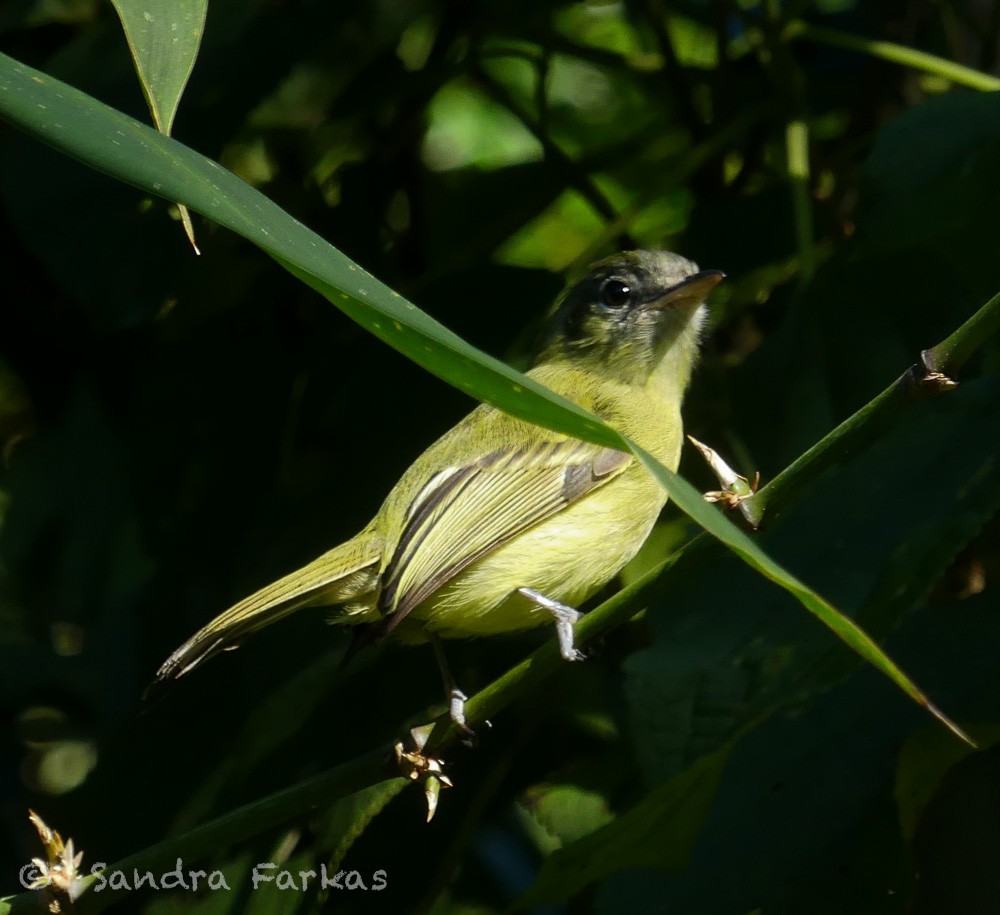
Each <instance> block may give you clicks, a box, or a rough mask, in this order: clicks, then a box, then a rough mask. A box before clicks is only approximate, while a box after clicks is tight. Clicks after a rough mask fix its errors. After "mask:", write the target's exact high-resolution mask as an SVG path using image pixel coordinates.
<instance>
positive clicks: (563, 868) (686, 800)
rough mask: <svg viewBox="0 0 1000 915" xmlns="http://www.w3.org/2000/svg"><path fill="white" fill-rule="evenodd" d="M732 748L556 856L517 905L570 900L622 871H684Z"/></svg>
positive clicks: (705, 758)
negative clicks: (587, 888)
mask: <svg viewBox="0 0 1000 915" xmlns="http://www.w3.org/2000/svg"><path fill="white" fill-rule="evenodd" d="M731 748H732V746H731V744H727V745H726V746H724V747H721V748H720V749H718V750H716V751H715V752H713V753H710V754H709V755H707V756H703V757H702V758H701V759H699V760H698V761H697V762H695V763H694V764H693V765H692V766H691V767H690V768H689V769H687V770H686V771H684V772H682V773H681V774H680V775H678V776H677V777H676V778H674V779H672V780H671V781H669V782H667V783H666V784H664V785H661V786H660V787H659V788H656V789H655V790H653V791H651V792H650V793H649V794H648V795H646V797H644V798H643V799H642V800H641V801H640V802H639V803H638V804H636V805H635V806H634V807H633V808H632V809H631V810H629V811H628V812H627V813H624V814H622V816H620V817H618V818H617V819H616V820H614V821H613V822H612V823H609V824H608V825H607V826H605V827H603V828H601V829H599V830H597V831H596V832H593V833H591V834H590V835H588V836H586V837H585V838H583V839H580V840H579V841H577V842H574V843H573V844H572V845H568V846H566V847H565V848H563V849H559V850H557V851H555V852H553V853H552V854H551V855H550V856H549V857H548V858H546V859H545V862H544V863H543V864H542V870H541V873H540V874H539V875H538V879H537V880H536V881H535V883H534V884H533V885H532V887H531V888H530V889H529V890H528V892H527V893H525V894H524V896H522V897H521V898H520V899H519V900H518V903H517V907H518V909H519V910H523V909H527V908H531V907H532V906H536V905H540V904H543V903H547V902H555V901H558V900H561V899H566V898H567V897H569V896H572V895H573V894H574V893H577V892H579V891H580V890H581V889H583V888H584V887H585V886H587V885H588V884H590V883H593V882H594V881H596V880H600V879H602V878H603V877H606V876H607V875H609V874H613V873H616V872H617V871H621V870H627V869H632V868H640V867H649V868H656V869H657V870H660V871H668V872H669V871H678V870H682V869H683V868H684V867H685V866H686V864H687V862H688V859H689V857H690V854H691V848H692V846H693V845H694V842H695V839H696V838H697V835H698V831H699V829H700V828H701V825H702V822H703V821H704V818H705V813H706V811H707V810H708V808H709V807H710V805H711V803H712V799H713V798H714V797H715V791H716V787H717V786H718V783H719V779H720V778H721V776H722V770H723V767H724V766H725V764H726V759H727V757H728V755H729V751H730V750H731Z"/></svg>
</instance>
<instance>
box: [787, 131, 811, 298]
mask: <svg viewBox="0 0 1000 915" xmlns="http://www.w3.org/2000/svg"><path fill="white" fill-rule="evenodd" d="M785 159H786V163H787V168H788V180H789V181H790V182H791V185H792V212H793V214H794V217H795V247H796V250H797V251H798V256H799V281H800V282H801V283H803V284H805V283H808V282H809V280H811V279H812V278H813V275H814V274H815V273H816V251H815V249H816V239H815V233H814V231H813V216H812V195H811V193H810V171H809V127H808V126H807V125H806V122H805V121H804V120H803V119H801V118H796V119H794V120H792V121H789V122H788V124H787V125H786V126H785Z"/></svg>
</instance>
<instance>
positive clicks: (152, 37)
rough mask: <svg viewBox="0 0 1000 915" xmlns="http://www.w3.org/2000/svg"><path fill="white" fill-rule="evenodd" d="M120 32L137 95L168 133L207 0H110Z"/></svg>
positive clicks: (191, 63) (198, 41) (198, 40)
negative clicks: (137, 86) (135, 79)
mask: <svg viewBox="0 0 1000 915" xmlns="http://www.w3.org/2000/svg"><path fill="white" fill-rule="evenodd" d="M111 2H112V3H113V4H114V7H115V9H116V10H117V11H118V16H119V18H120V19H121V21H122V28H123V29H124V30H125V37H126V38H127V39H128V47H129V51H131V53H132V60H133V62H134V63H135V69H136V73H137V74H138V76H139V82H140V83H141V84H142V91H143V94H144V95H145V96H146V102H147V103H148V104H149V110H150V112H151V113H152V115H153V123H154V124H155V125H156V129H157V130H159V131H160V133H162V134H165V135H166V136H170V131H171V129H172V128H173V125H174V117H175V116H176V115H177V106H178V105H179V104H180V101H181V95H182V94H183V92H184V87H185V86H186V85H187V81H188V79H189V77H190V76H191V71H192V70H194V63H195V60H196V59H197V57H198V47H199V45H200V44H201V36H202V32H204V30H205V15H206V13H207V12H208V0H172V2H169V3H151V2H149V0H111Z"/></svg>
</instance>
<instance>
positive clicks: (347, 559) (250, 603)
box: [147, 530, 382, 692]
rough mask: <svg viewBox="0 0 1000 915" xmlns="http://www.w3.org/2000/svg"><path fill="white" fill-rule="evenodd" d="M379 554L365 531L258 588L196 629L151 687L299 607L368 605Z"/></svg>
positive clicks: (376, 544) (374, 589)
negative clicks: (271, 582) (282, 576)
mask: <svg viewBox="0 0 1000 915" xmlns="http://www.w3.org/2000/svg"><path fill="white" fill-rule="evenodd" d="M381 557H382V549H381V541H380V539H379V538H378V536H377V535H375V534H374V533H373V532H372V531H371V530H364V531H362V532H361V533H360V534H358V536H357V537H354V538H353V539H352V540H348V541H347V542H346V543H344V544H341V545H340V546H338V547H336V548H335V549H332V550H330V551H329V552H327V553H324V554H323V555H322V556H319V557H318V558H316V559H314V560H313V561H312V562H310V563H309V564H308V565H305V566H303V567H302V568H301V569H297V570H296V571H294V572H291V573H290V574H288V575H286V576H285V577H284V578H279V579H278V580H277V581H276V582H274V583H273V584H270V585H268V586H267V587H265V588H261V589H260V590H259V591H257V592H256V593H254V594H251V595H250V596H249V597H246V598H244V599H243V600H241V601H240V602H239V603H237V604H234V605H233V606H232V607H230V608H229V609H228V610H226V611H225V613H222V614H220V615H219V616H217V617H216V618H215V619H214V620H212V621H211V622H210V623H208V624H207V625H206V626H204V627H202V628H201V629H199V630H198V631H197V632H196V633H195V634H194V635H193V636H191V638H189V639H188V640H187V641H186V642H185V643H184V644H183V645H181V647H180V648H178V649H177V650H176V651H175V652H174V653H173V654H172V655H170V657H169V658H167V660H166V661H164V662H163V664H162V666H161V667H160V669H159V670H158V671H157V672H156V679H155V680H154V681H153V683H152V684H151V685H150V689H151V690H153V689H155V688H156V687H159V686H161V685H163V684H164V683H165V682H167V681H170V680H177V679H179V678H181V677H183V676H184V675H185V674H187V673H189V672H190V671H191V670H193V669H194V668H195V667H197V666H198V665H199V664H201V662H202V661H206V660H208V659H209V658H210V657H212V656H213V655H215V654H218V652H220V651H227V650H230V649H233V648H238V647H239V646H240V643H241V642H242V641H243V639H244V638H246V637H247V636H248V635H250V634H251V633H253V632H256V631H257V630H258V629H263V628H264V627H265V626H270V625H271V623H275V622H277V621H278V620H280V619H283V618H284V617H286V616H288V615H289V614H290V613H292V612H294V611H295V610H298V609H300V608H301V607H305V606H309V605H314V606H316V605H319V606H322V605H327V604H345V603H346V604H349V605H350V604H352V603H354V604H357V605H360V606H358V607H357V609H356V610H355V611H354V612H359V611H363V610H364V609H367V605H368V604H372V605H373V604H374V597H375V595H376V593H377V584H378V576H379V573H380V569H379V565H380V561H381ZM366 598H367V599H366ZM349 612H350V611H349ZM147 692H148V691H147Z"/></svg>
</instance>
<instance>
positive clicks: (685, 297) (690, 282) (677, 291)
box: [646, 270, 726, 308]
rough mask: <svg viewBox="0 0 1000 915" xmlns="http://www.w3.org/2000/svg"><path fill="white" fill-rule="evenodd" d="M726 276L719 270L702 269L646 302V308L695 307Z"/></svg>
mask: <svg viewBox="0 0 1000 915" xmlns="http://www.w3.org/2000/svg"><path fill="white" fill-rule="evenodd" d="M725 278H726V274H724V273H723V272H722V271H721V270H702V271H701V272H700V273H694V274H692V275H691V276H689V277H688V278H687V279H686V280H683V281H682V282H680V283H678V284H677V285H676V286H671V287H670V288H669V289H668V290H667V291H666V292H664V293H663V295H661V296H660V297H659V298H657V299H653V300H652V301H651V302H647V303H646V307H647V308H676V307H678V306H681V307H683V306H689V307H697V306H698V305H701V304H702V303H703V302H704V301H705V299H707V298H708V294H709V293H710V292H711V291H712V290H713V289H715V287H716V286H718V285H719V283H721V282H722V281H723V280H724V279H725Z"/></svg>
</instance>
